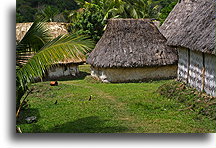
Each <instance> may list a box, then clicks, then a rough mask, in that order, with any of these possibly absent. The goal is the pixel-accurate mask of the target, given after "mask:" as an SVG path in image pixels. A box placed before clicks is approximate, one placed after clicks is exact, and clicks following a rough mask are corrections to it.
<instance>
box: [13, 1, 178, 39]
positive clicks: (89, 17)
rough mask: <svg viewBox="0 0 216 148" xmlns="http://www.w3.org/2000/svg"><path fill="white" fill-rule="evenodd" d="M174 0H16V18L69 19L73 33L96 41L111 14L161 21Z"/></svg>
mask: <svg viewBox="0 0 216 148" xmlns="http://www.w3.org/2000/svg"><path fill="white" fill-rule="evenodd" d="M176 3H177V0H174V1H173V0H52V1H51V0H46V1H41V0H31V1H30V0H17V9H16V21H17V22H33V21H35V20H36V19H38V18H41V17H45V18H46V19H47V21H49V22H52V21H58V22H69V23H71V26H70V28H69V30H70V31H71V32H72V33H73V34H75V33H76V34H77V35H88V36H90V37H91V38H92V39H93V40H94V41H96V42H97V41H98V40H99V39H100V38H101V36H102V34H103V32H104V29H105V27H106V20H107V19H110V18H136V19H137V18H152V19H156V20H159V21H160V22H161V23H162V22H163V21H164V20H165V19H166V17H167V16H168V14H169V12H170V11H171V10H172V8H173V7H174V6H175V4H176Z"/></svg>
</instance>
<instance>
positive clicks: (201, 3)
mask: <svg viewBox="0 0 216 148" xmlns="http://www.w3.org/2000/svg"><path fill="white" fill-rule="evenodd" d="M215 21H216V19H215V0H181V1H180V2H179V3H178V4H177V5H176V6H175V7H174V9H173V10H172V11H171V13H170V14H169V16H168V17H167V19H166V20H165V22H164V23H163V24H162V26H161V27H160V31H161V33H162V34H163V35H164V36H165V37H166V38H167V44H168V45H172V46H181V47H186V48H189V49H191V50H197V51H201V52H206V53H210V54H215V27H216V26H215Z"/></svg>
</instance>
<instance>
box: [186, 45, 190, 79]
mask: <svg viewBox="0 0 216 148" xmlns="http://www.w3.org/2000/svg"><path fill="white" fill-rule="evenodd" d="M187 51H188V63H187V83H188V81H189V80H188V79H189V71H190V49H187Z"/></svg>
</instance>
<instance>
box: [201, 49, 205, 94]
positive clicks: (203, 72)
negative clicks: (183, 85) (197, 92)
mask: <svg viewBox="0 0 216 148" xmlns="http://www.w3.org/2000/svg"><path fill="white" fill-rule="evenodd" d="M202 57H203V68H202V90H201V91H204V89H205V53H202Z"/></svg>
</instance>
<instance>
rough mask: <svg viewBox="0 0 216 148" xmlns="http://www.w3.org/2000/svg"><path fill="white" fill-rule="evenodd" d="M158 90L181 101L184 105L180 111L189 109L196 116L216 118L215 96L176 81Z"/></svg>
mask: <svg viewBox="0 0 216 148" xmlns="http://www.w3.org/2000/svg"><path fill="white" fill-rule="evenodd" d="M158 92H159V93H160V94H161V95H163V96H165V97H167V98H169V99H175V100H177V101H179V102H180V103H183V104H184V105H185V106H184V108H183V109H180V111H181V110H191V111H193V112H195V113H196V114H197V117H198V118H202V117H203V116H206V117H208V118H209V119H211V120H216V107H215V104H216V99H215V97H212V96H209V95H207V94H205V93H203V92H198V91H197V90H195V89H194V88H191V87H189V86H187V85H186V84H184V83H181V82H178V81H173V82H171V83H166V84H164V85H162V86H160V87H159V88H158Z"/></svg>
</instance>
